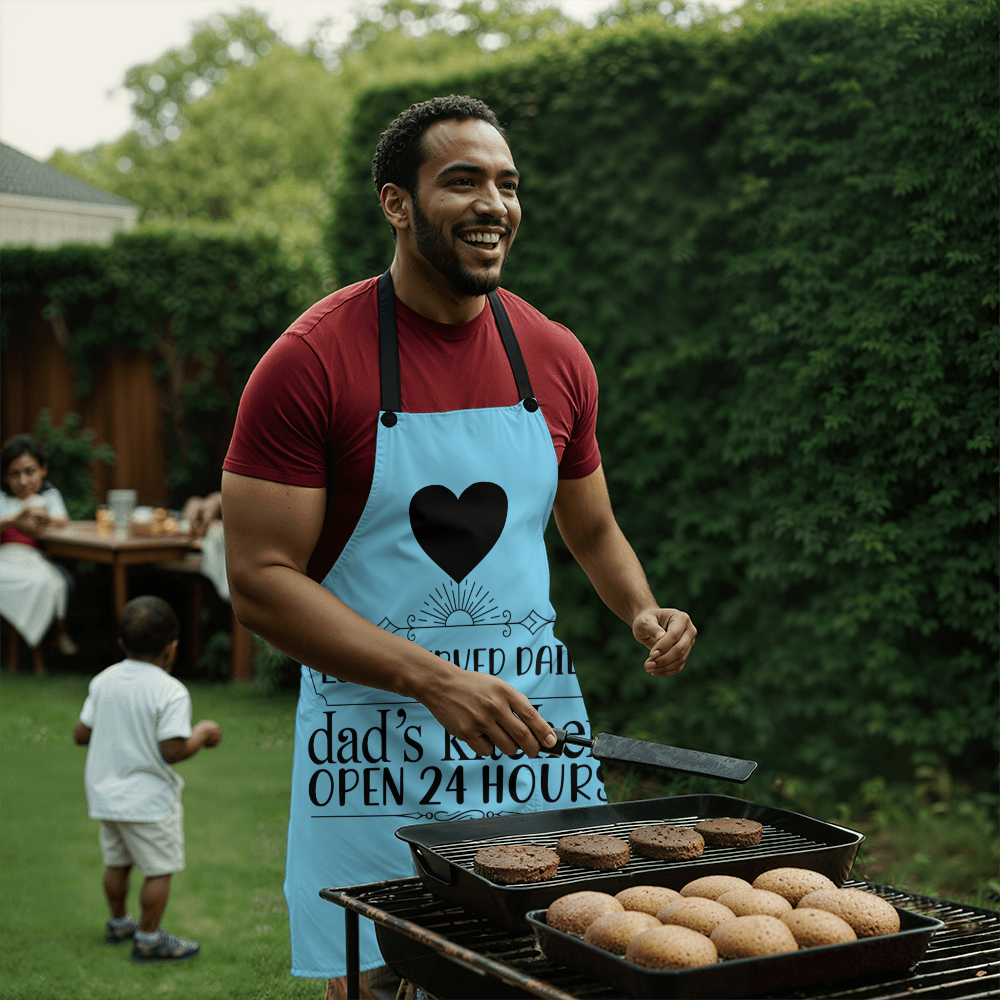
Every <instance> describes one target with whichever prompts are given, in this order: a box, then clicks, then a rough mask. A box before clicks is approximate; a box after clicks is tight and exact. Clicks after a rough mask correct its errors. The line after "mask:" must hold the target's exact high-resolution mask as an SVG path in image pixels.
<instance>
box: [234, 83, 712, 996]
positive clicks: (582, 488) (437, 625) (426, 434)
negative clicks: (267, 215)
mask: <svg viewBox="0 0 1000 1000" xmlns="http://www.w3.org/2000/svg"><path fill="white" fill-rule="evenodd" d="M374 177H375V186H376V190H377V191H378V193H379V197H380V199H381V204H382V209H383V212H384V214H385V218H386V220H387V222H388V223H389V225H390V226H391V227H392V230H393V234H394V236H395V241H396V246H395V255H394V258H393V262H392V265H391V267H390V268H389V270H388V272H387V273H386V274H385V275H383V276H382V278H381V279H369V280H368V281H364V282H361V283H360V284H357V285H353V286H351V287H349V288H344V289H341V290H340V291H338V292H335V293H334V294H333V295H331V296H329V297H327V298H326V299H324V300H322V301H321V302H319V303H317V305H315V306H314V307H313V308H312V309H310V310H309V311H308V312H307V313H305V314H304V315H303V316H302V317H300V318H299V319H298V320H297V321H296V322H295V323H293V324H292V326H291V327H290V328H289V330H288V331H286V333H285V335H284V336H283V337H282V338H280V339H279V340H278V341H277V342H276V343H275V344H274V346H273V347H272V348H271V349H270V351H269V352H268V354H267V355H266V356H265V358H264V359H263V360H262V362H261V364H260V365H259V366H258V368H257V370H256V371H255V372H254V375H253V376H252V378H251V379H250V382H249V383H248V385H247V389H246V392H245V393H244V396H243V400H242V402H241V405H240V413H239V417H238V419H237V425H236V430H235V432H234V435H233V443H232V445H231V447H230V451H229V455H228V456H227V459H226V463H225V472H224V474H223V483H222V495H223V506H224V509H225V521H226V537H227V551H228V564H229V574H230V586H231V590H232V595H233V604H234V607H235V609H236V613H237V615H238V616H239V618H240V620H241V621H242V622H243V623H244V624H245V625H246V626H247V627H248V628H249V629H251V630H252V631H254V632H256V633H258V634H259V635H261V636H263V637H264V638H266V639H267V640H268V641H270V642H271V643H273V644H274V645H275V646H277V647H278V648H280V649H282V650H284V651H285V652H286V653H288V654H289V655H290V656H292V657H294V658H296V659H297V660H298V661H299V662H301V663H302V664H304V669H303V672H302V682H301V688H300V698H299V710H298V714H297V717H296V748H295V763H294V765H293V772H292V806H291V818H290V824H289V840H288V864H287V869H286V881H285V894H286V898H287V899H288V904H289V915H290V921H291V926H292V973H293V974H294V975H300V976H311V977H320V978H321V977H324V976H327V977H335V976H342V975H343V974H344V968H345V964H344V955H343V931H342V926H343V925H342V920H341V921H340V922H338V921H337V918H338V917H339V916H340V913H339V910H338V909H337V908H336V907H333V906H331V905H330V904H328V903H324V902H323V901H321V900H319V899H318V897H317V891H318V890H319V889H320V888H322V887H323V886H335V885H353V884H360V883H365V882H370V881H377V880H380V879H385V878H390V877H402V876H406V875H409V874H412V866H411V862H410V860H409V854H408V851H407V849H406V847H405V845H403V844H402V843H400V842H399V841H398V840H396V839H395V837H394V835H393V834H394V831H395V829H397V828H399V827H402V826H406V825H409V824H411V823H413V822H417V821H419V820H431V819H434V820H447V819H453V818H465V817H473V816H483V815H496V814H497V813H502V812H526V811H532V810H539V809H551V808H558V807H560V806H569V805H588V804H594V803H595V802H598V801H603V800H604V799H603V789H602V787H601V785H600V780H599V778H598V777H597V774H596V766H594V762H593V760H592V759H591V760H590V761H589V763H588V761H587V760H586V759H583V758H581V759H577V760H572V759H567V758H565V757H559V758H547V757H545V756H544V755H543V756H542V757H539V754H540V753H543V751H544V748H545V747H549V746H552V745H553V744H554V742H555V737H554V734H553V731H552V726H551V725H550V721H551V722H553V723H554V724H555V725H557V726H558V727H559V728H562V729H567V730H569V731H572V732H582V731H585V730H586V729H588V728H589V727H588V724H587V720H586V712H585V709H584V706H583V703H582V699H581V697H580V691H579V687H578V684H577V681H576V677H575V674H574V673H573V669H572V663H571V660H570V657H569V654H568V653H567V651H566V650H565V649H564V648H563V647H562V646H561V645H560V644H559V643H558V641H557V640H556V639H555V637H554V635H553V632H552V625H553V622H554V619H555V614H554V612H553V610H552V606H551V604H550V603H549V595H548V566H547V561H546V555H545V549H544V543H543V539H542V535H543V532H544V529H545V525H546V523H547V522H548V519H549V515H550V511H554V513H555V517H556V523H557V525H558V528H559V530H560V532H561V534H562V536H563V538H564V539H565V540H566V543H567V545H568V546H569V548H570V551H571V552H572V553H573V555H574V557H575V558H576V559H577V560H578V562H579V563H580V564H581V566H582V567H583V568H584V570H585V571H586V572H587V574H588V576H589V577H590V579H591V581H592V582H593V584H594V586H595V588H596V589H597V591H598V593H599V594H600V596H601V598H602V599H603V600H604V601H605V603H606V604H607V605H608V606H609V607H610V608H611V609H612V610H613V611H614V612H615V613H616V614H618V616H619V617H621V618H622V619H623V621H625V622H627V623H628V624H629V625H630V626H631V627H632V631H633V634H634V635H635V637H636V639H637V640H638V641H639V642H641V643H642V644H643V645H644V646H646V647H647V649H648V653H647V655H646V657H645V664H644V665H645V669H646V670H647V671H648V672H649V673H652V674H657V675H669V674H674V673H677V672H678V671H679V670H681V669H682V667H683V666H684V661H685V660H686V658H687V656H688V654H689V653H690V651H691V647H692V644H693V643H694V638H695V629H694V626H693V625H692V624H691V621H690V619H689V618H688V616H687V615H686V614H684V613H683V612H681V611H677V610H674V609H670V608H661V607H660V606H659V604H658V602H657V601H656V600H655V598H654V597H653V595H652V593H651V592H650V589H649V586H648V584H647V582H646V578H645V575H644V573H643V571H642V567H641V566H640V564H639V561H638V559H637V558H636V556H635V553H634V552H633V551H632V549H631V547H630V546H629V544H628V542H627V541H626V540H625V538H624V536H623V535H622V533H621V531H620V529H619V528H618V525H617V524H616V522H615V519H614V515H613V513H612V511H611V505H610V502H609V499H608V493H607V488H606V485H605V480H604V474H603V472H602V470H601V465H600V453H599V451H598V448H597V441H596V437H595V425H596V412H597V381H596V377H595V375H594V370H593V366H592V365H591V363H590V361H589V359H588V358H587V356H586V353H585V352H584V350H583V348H582V346H581V345H580V343H579V342H578V341H577V340H576V338H575V337H574V336H573V335H572V334H571V333H570V332H569V331H568V330H566V329H565V328H564V327H561V326H559V325H558V324H555V323H553V322H551V321H550V320H547V319H546V318H545V317H544V316H542V315H541V314H540V313H538V312H537V311H536V310H534V309H532V308H531V306H529V305H528V304H527V303H526V302H524V301H522V300H521V299H519V298H517V297H516V296H514V295H511V294H510V293H508V292H502V293H498V292H496V289H497V288H498V286H499V284H500V280H501V276H502V273H503V268H504V263H505V261H506V259H507V254H508V253H509V251H510V247H511V245H512V243H513V241H514V237H515V235H516V233H517V229H518V225H519V223H520V221H521V208H520V205H519V203H518V196H517V187H518V181H519V175H518V172H517V169H516V167H515V165H514V161H513V158H512V155H511V151H510V149H509V147H508V145H507V142H506V138H505V134H504V132H503V129H502V128H501V126H500V123H499V122H498V121H497V119H496V116H495V115H494V114H493V112H492V111H491V110H490V109H489V108H488V107H487V106H486V105H484V104H483V103H482V102H480V101H476V100H473V99H471V98H467V97H462V98H458V97H449V98H436V99H434V100H432V101H428V102H425V103H424V104H420V105H415V106H414V107H412V108H410V109H409V110H408V111H405V112H403V114H401V115H400V116H399V117H398V118H397V119H396V121H395V122H393V124H392V125H391V126H390V127H389V128H388V129H387V131H386V132H385V133H384V134H383V136H382V138H381V140H380V142H379V146H378V150H377V151H376V154H375V159H374ZM553 503H554V506H553ZM305 668H310V669H305ZM504 755H506V756H507V757H509V758H512V759H511V760H505V758H504ZM331 911H333V912H331ZM363 923H365V924H367V922H363ZM362 934H363V938H362V946H361V968H362V969H366V968H373V967H375V966H378V965H380V964H381V957H380V953H379V951H378V948H377V945H376V943H375V940H374V933H373V932H372V928H371V926H370V925H369V926H364V927H362ZM365 935H367V936H365Z"/></svg>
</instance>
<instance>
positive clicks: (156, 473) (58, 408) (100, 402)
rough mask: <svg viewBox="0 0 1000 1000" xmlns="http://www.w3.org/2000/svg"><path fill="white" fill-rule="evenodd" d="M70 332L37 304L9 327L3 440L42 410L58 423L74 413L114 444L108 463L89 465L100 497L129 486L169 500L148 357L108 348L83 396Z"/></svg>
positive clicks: (98, 437)
mask: <svg viewBox="0 0 1000 1000" xmlns="http://www.w3.org/2000/svg"><path fill="white" fill-rule="evenodd" d="M67 336H68V333H67V332H66V331H65V328H61V329H60V328H57V327H54V326H53V324H52V323H50V322H49V321H48V320H46V319H45V318H44V317H43V316H42V310H41V306H39V308H38V309H37V310H36V311H35V313H34V314H33V315H32V317H31V318H30V320H29V321H28V323H27V324H26V325H25V327H24V328H23V329H20V330H17V329H15V330H12V331H11V336H10V340H9V342H8V344H7V347H6V349H5V350H4V353H3V358H2V364H0V438H2V439H3V440H4V441H6V440H7V438H9V437H11V436H12V435H14V434H28V433H31V431H32V430H33V428H34V426H35V421H36V420H37V419H38V415H39V413H40V412H41V411H42V410H43V409H48V410H50V411H51V412H52V419H53V421H54V423H55V424H56V425H61V424H62V422H63V420H64V418H65V416H66V414H67V413H70V412H75V413H79V414H80V416H81V418H82V424H81V426H82V427H84V428H90V429H92V430H93V431H94V432H95V438H94V441H95V443H96V444H109V445H111V447H112V448H113V449H114V451H115V455H116V456H117V461H116V463H115V464H114V465H113V466H106V465H104V464H103V463H101V462H98V463H96V464H95V465H94V467H93V469H92V470H91V473H92V475H93V477H94V486H95V489H96V492H97V495H98V496H99V497H102V498H103V497H104V496H106V495H107V491H108V490H110V489H134V490H136V492H137V493H138V499H139V503H140V504H151V505H154V506H163V505H166V504H167V500H168V495H167V449H166V442H165V438H164V434H163V421H164V413H163V409H162V405H161V403H160V394H159V392H158V391H157V388H156V383H155V382H154V380H153V376H152V373H151V372H150V370H149V360H148V359H147V358H146V357H145V356H144V355H143V354H141V353H139V352H126V351H123V350H121V349H118V348H116V349H113V350H111V351H110V352H109V354H108V357H107V359H106V360H105V362H104V363H103V364H102V366H101V367H100V369H99V370H98V371H97V372H95V378H94V387H93V392H92V393H90V394H89V395H87V396H86V397H84V398H80V397H79V396H78V395H77V393H76V379H75V377H74V375H73V370H72V369H71V367H70V365H69V362H68V361H67V359H66V353H65V350H64V346H65V343H66V337H67ZM56 485H58V484H56Z"/></svg>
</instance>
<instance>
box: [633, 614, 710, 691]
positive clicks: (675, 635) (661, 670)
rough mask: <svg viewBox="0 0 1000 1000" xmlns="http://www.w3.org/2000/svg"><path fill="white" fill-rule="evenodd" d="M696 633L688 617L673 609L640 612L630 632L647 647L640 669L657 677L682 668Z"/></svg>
mask: <svg viewBox="0 0 1000 1000" xmlns="http://www.w3.org/2000/svg"><path fill="white" fill-rule="evenodd" d="M697 634H698V630H697V629H696V628H695V627H694V623H693V622H692V621H691V618H690V616H689V615H688V614H687V613H686V612H684V611H678V610H677V609H676V608H652V609H650V610H649V611H642V612H640V613H639V614H638V615H636V616H635V619H634V620H633V622H632V635H634V636H635V638H636V641H637V642H641V643H642V644H643V645H644V646H645V647H646V648H647V649H648V650H649V656H648V657H647V658H646V662H645V663H644V664H643V668H644V669H645V671H646V673H647V674H653V675H654V676H656V677H669V676H671V675H672V674H679V673H680V672H681V671H682V670H683V669H684V664H685V662H686V661H687V658H688V656H690V654H691V650H692V648H693V647H694V640H695V636H697Z"/></svg>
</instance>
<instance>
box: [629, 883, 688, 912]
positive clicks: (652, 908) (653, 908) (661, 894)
mask: <svg viewBox="0 0 1000 1000" xmlns="http://www.w3.org/2000/svg"><path fill="white" fill-rule="evenodd" d="M680 898H681V895H680V893H679V892H678V891H677V890H676V889H668V888H667V887H666V886H663V885H630V886H629V887H628V888H627V889H622V891H621V892H618V893H615V899H617V900H618V902H619V903H621V904H622V906H624V907H625V909H626V910H639V911H640V912H641V913H648V914H649V915H650V916H651V917H655V916H656V914H657V913H659V912H660V910H662V909H663V907H664V906H666V905H667V903H672V902H673V901H674V900H675V899H680Z"/></svg>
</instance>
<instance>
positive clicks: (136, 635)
mask: <svg viewBox="0 0 1000 1000" xmlns="http://www.w3.org/2000/svg"><path fill="white" fill-rule="evenodd" d="M179 632H180V623H179V622H178V621H177V615H176V614H174V609H173V608H172V607H170V605H169V604H167V602H166V601H165V600H163V598H161V597H153V596H151V595H149V594H147V595H144V596H143V597H135V598H133V599H132V600H131V601H129V602H128V604H126V605H125V607H124V608H123V609H122V613H121V614H120V615H119V616H118V635H119V638H120V639H121V644H122V649H124V650H125V652H126V654H127V655H128V656H130V657H132V658H133V659H136V660H140V659H149V658H150V657H153V658H156V657H159V655H160V654H161V653H162V652H163V650H164V649H166V648H167V646H168V645H170V643H172V642H173V641H174V639H176V638H177V634H178V633H179Z"/></svg>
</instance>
